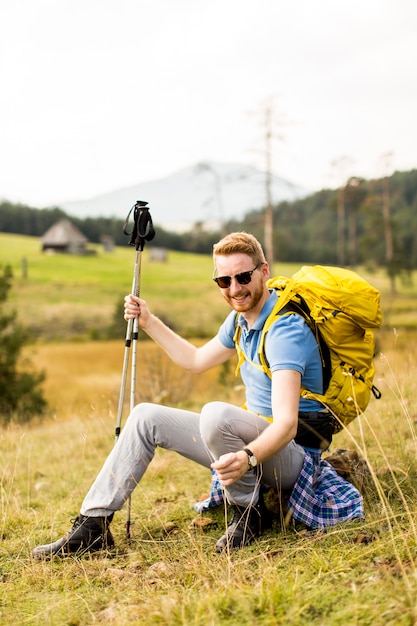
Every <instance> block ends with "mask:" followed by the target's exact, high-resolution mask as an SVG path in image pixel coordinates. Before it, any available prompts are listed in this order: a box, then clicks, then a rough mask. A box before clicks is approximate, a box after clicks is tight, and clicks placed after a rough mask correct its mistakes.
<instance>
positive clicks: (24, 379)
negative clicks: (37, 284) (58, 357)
mask: <svg viewBox="0 0 417 626" xmlns="http://www.w3.org/2000/svg"><path fill="white" fill-rule="evenodd" d="M11 285H12V270H11V268H10V266H6V267H5V268H3V269H2V271H1V272H0V423H2V424H7V423H8V422H10V421H12V420H13V421H15V422H19V423H23V422H28V421H30V419H32V418H33V417H35V416H41V415H43V414H44V413H45V410H46V408H47V403H46V400H45V398H44V396H43V392H42V389H41V387H40V385H41V383H42V382H43V381H44V380H45V374H44V373H43V372H35V371H33V370H32V369H24V367H23V363H22V359H21V356H22V355H21V353H22V349H23V348H24V346H25V345H27V343H28V341H29V336H30V335H29V331H28V330H26V329H25V328H24V327H23V326H22V325H21V324H19V323H18V322H17V320H16V314H15V311H12V312H7V311H6V310H5V306H4V305H5V302H6V300H7V296H8V293H9V291H10V289H11ZM25 365H28V364H27V363H26V364H25Z"/></svg>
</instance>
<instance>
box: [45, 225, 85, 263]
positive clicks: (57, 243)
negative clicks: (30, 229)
mask: <svg viewBox="0 0 417 626" xmlns="http://www.w3.org/2000/svg"><path fill="white" fill-rule="evenodd" d="M87 243H88V239H87V237H85V236H84V235H83V234H82V232H80V231H79V230H78V228H77V227H76V226H74V224H72V223H71V222H70V220H67V219H63V220H59V222H56V223H55V224H53V226H51V227H50V228H48V230H47V231H46V233H45V234H44V235H42V237H41V244H42V251H43V252H61V253H66V254H88V251H87V249H86V244H87Z"/></svg>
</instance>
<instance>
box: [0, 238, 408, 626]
mask: <svg viewBox="0 0 417 626" xmlns="http://www.w3.org/2000/svg"><path fill="white" fill-rule="evenodd" d="M5 240H7V245H6V244H5ZM24 246H28V247H27V248H25V252H24V254H25V256H26V257H27V258H28V261H29V275H28V278H27V279H24V278H22V277H21V275H20V269H21V266H20V263H21V261H20V258H21V255H22V254H23V248H24ZM132 255H133V257H134V251H132V250H131V249H127V250H124V249H123V250H122V249H120V250H117V251H116V253H115V254H114V255H109V256H107V255H104V254H103V253H101V252H100V254H99V255H97V257H88V258H80V259H78V258H73V259H72V258H68V257H65V258H62V257H43V256H42V255H41V254H40V253H39V250H38V242H36V241H35V240H27V238H22V239H20V238H17V239H16V238H15V237H13V236H11V237H6V236H4V235H0V264H4V263H5V262H10V263H11V264H12V265H13V267H14V271H15V276H16V281H15V282H16V285H15V288H14V292H13V297H12V302H11V304H12V305H13V306H14V307H17V310H18V314H19V318H20V317H22V319H24V320H25V321H29V322H30V323H34V321H33V320H35V321H36V323H37V324H38V327H39V328H40V329H42V328H44V321H45V320H46V321H47V322H49V323H50V324H52V323H56V325H57V327H58V328H61V329H62V330H61V331H60V332H57V333H56V334H55V335H54V336H53V337H52V338H53V339H54V341H53V342H50V341H46V339H47V334H45V335H44V334H42V332H39V337H40V338H41V339H42V340H41V341H38V342H35V343H34V344H33V345H31V346H29V347H28V349H27V353H28V356H30V357H31V359H32V360H33V362H34V363H35V364H36V365H37V366H38V367H40V368H42V369H45V371H46V374H47V378H46V382H45V393H46V396H47V399H48V402H49V404H50V407H51V412H50V415H49V416H48V417H47V419H45V420H44V421H43V422H42V423H36V422H34V423H32V424H30V425H25V426H19V425H10V426H9V427H7V428H4V429H3V430H0V439H1V449H2V462H1V465H0V468H1V470H0V495H1V498H0V507H1V521H0V537H1V542H0V624H17V625H24V624H30V625H42V626H43V625H53V626H61V625H87V624H97V623H98V624H100V623H102V624H112V625H113V624H114V625H117V626H124V625H125V624H126V625H127V624H141V625H142V624H143V625H148V624H149V625H151V624H155V625H156V624H158V625H182V626H185V625H187V626H188V625H194V626H218V625H219V626H221V625H223V624H225V625H228V626H235V625H236V626H237V625H239V626H246V625H248V626H249V625H251V626H252V625H253V624H256V625H260V626H273V625H276V624H278V625H281V624H285V625H288V624H291V625H294V626H297V625H304V624H309V625H313V626H318V625H320V626H322V625H323V626H327V625H337V626H338V625H342V624H343V625H346V624H349V625H351V624H354V625H358V626H367V625H369V626H371V625H376V626H383V625H384V626H385V625H386V624H392V625H399V626H409V625H412V624H417V601H416V597H417V528H416V523H417V487H416V485H417V481H416V479H417V463H416V456H417V408H416V401H415V398H416V393H417V383H416V380H417V377H416V373H417V372H416V370H417V359H416V356H415V348H414V346H415V345H416V339H417V331H416V329H413V328H412V323H411V321H412V320H414V324H415V322H416V320H415V318H416V316H415V300H416V288H415V287H414V286H413V285H412V284H410V285H408V286H407V287H402V286H400V285H399V295H398V297H397V298H396V299H391V298H390V296H389V292H388V282H387V281H386V279H385V277H384V276H383V274H382V273H377V274H374V275H373V277H372V278H373V280H372V282H373V283H374V284H376V286H378V287H379V288H380V289H381V292H382V294H383V302H385V303H386V306H387V308H388V309H389V315H390V317H389V322H387V321H386V322H385V328H384V330H383V331H382V332H381V333H379V336H378V344H379V347H378V355H377V358H376V380H375V383H376V385H377V386H378V387H379V388H380V389H381V391H382V394H383V395H382V399H381V400H379V401H375V400H374V401H372V402H371V403H370V405H369V408H368V410H367V411H366V413H365V414H364V415H363V416H362V417H361V418H360V419H358V420H356V421H355V422H354V423H353V424H352V425H351V426H350V427H349V429H347V430H346V431H344V432H343V433H340V434H339V435H337V437H336V438H335V441H334V448H335V447H345V448H355V449H357V450H358V452H359V453H360V454H361V455H362V456H363V457H365V458H366V459H367V461H368V463H369V465H370V468H371V475H372V481H371V487H370V488H369V490H368V491H367V494H366V497H365V504H366V520H365V521H362V522H354V523H350V524H346V525H344V526H342V527H337V528H335V529H333V530H331V531H330V532H328V533H306V532H305V531H304V530H303V529H301V528H296V527H294V526H292V525H290V526H289V527H286V528H285V527H282V526H281V525H280V523H279V517H278V516H277V522H276V524H275V526H274V528H273V529H272V530H271V531H268V532H267V533H265V534H264V535H263V536H262V537H261V538H260V540H259V541H258V542H256V543H255V544H253V545H252V546H249V547H247V548H245V549H243V550H241V551H238V552H236V553H232V554H224V555H217V554H215V553H214V544H215V541H216V539H217V538H218V536H220V535H221V534H222V533H223V529H224V526H225V524H226V520H225V511H224V510H223V508H222V507H220V508H219V509H217V510H214V512H213V513H210V514H204V515H203V516H202V517H200V518H197V520H195V513H194V512H193V503H194V502H195V501H196V500H198V499H199V498H200V497H201V496H202V495H203V494H205V493H207V490H208V487H209V475H208V471H207V470H205V469H203V468H200V467H197V466H195V465H194V464H192V463H190V462H188V461H186V460H185V459H181V458H179V457H178V456H177V455H175V454H172V453H168V452H164V451H159V452H158V453H157V455H156V457H155V459H154V460H153V462H152V464H151V466H150V468H149V470H148V472H147V473H146V475H145V477H144V479H143V481H142V482H141V483H140V485H139V486H138V488H137V489H136V490H135V492H134V495H133V498H132V523H133V525H132V538H131V541H130V542H127V540H126V538H125V532H124V517H125V515H124V512H121V513H120V514H118V515H117V516H116V518H115V521H114V524H113V527H114V535H115V539H116V544H117V548H116V550H115V551H114V552H113V553H111V554H105V555H100V556H96V557H92V558H82V559H75V558H70V559H66V560H62V561H61V560H58V559H57V560H53V561H51V562H36V561H33V560H32V559H31V558H30V556H29V555H30V551H31V549H32V548H33V547H34V546H35V545H37V544H39V543H41V542H45V541H48V540H49V539H50V540H54V539H56V538H57V537H59V536H61V534H63V532H65V531H66V530H67V529H68V528H69V527H70V525H71V524H70V518H73V517H75V516H76V515H77V514H78V510H79V506H80V503H81V500H82V498H83V496H84V494H85V492H86V490H87V489H88V487H89V486H90V484H91V481H92V479H93V478H94V476H95V474H96V473H97V471H98V469H99V468H100V466H101V464H102V462H103V460H104V458H105V456H106V454H107V453H108V451H109V450H110V449H111V447H112V446H113V442H114V427H115V420H116V411H117V401H118V393H119V389H120V376H121V369H122V359H123V349H124V337H121V339H120V340H119V341H80V339H83V338H85V337H86V336H87V337H88V335H89V333H91V327H90V326H89V325H88V324H89V323H90V322H91V318H92V317H93V318H94V319H95V318H96V317H97V318H99V317H100V316H102V317H100V320H101V321H100V325H99V326H101V325H104V324H106V323H108V318H109V317H111V316H112V315H113V311H114V308H115V303H116V298H118V297H119V295H120V296H122V295H123V294H124V293H125V292H127V291H130V282H131V274H132V270H133V259H132ZM143 256H144V260H143V263H144V265H143V268H144V269H143V289H142V293H143V296H144V297H146V298H147V299H148V300H149V303H150V304H152V306H153V308H154V309H155V308H156V309H157V310H158V312H160V313H163V312H164V311H165V310H166V311H168V312H169V317H170V319H172V321H173V322H174V323H175V325H176V326H178V327H179V328H180V330H183V329H184V328H186V329H187V332H189V333H190V334H192V333H193V331H195V334H196V335H198V336H200V337H201V335H202V334H203V333H202V332H200V333H198V332H197V329H198V327H199V325H200V324H202V323H203V321H204V324H205V325H206V326H207V328H210V332H211V331H212V332H215V329H216V326H217V325H218V323H219V321H220V320H221V319H222V317H223V316H224V314H225V312H226V309H225V306H224V305H223V304H222V303H221V301H220V299H219V296H218V294H217V288H215V285H211V284H210V281H209V280H207V278H209V277H210V274H211V264H210V259H208V258H206V257H198V256H194V255H190V256H189V255H185V256H184V255H180V254H170V255H169V260H168V263H166V264H157V263H151V262H149V259H148V258H147V256H146V250H145V253H144V255H143ZM145 262H146V266H145ZM145 267H146V272H145ZM281 269H282V271H281ZM286 270H289V271H291V268H289V267H287V268H280V272H279V273H283V274H286V273H287V271H286ZM125 274H127V276H126V277H125V278H121V277H122V276H124V275H125ZM151 277H152V278H151ZM119 281H124V284H123V285H121V286H120V284H119ZM206 284H207V288H205V285H206ZM59 285H61V287H59V288H58V286H59ZM59 294H60V295H59ZM182 297H183V299H181V298H182ZM109 299H110V300H111V303H110V304H109V303H108V300H109ZM196 299H197V304H198V311H197V313H196V316H197V317H196V316H195V315H191V314H190V311H191V309H190V304H191V302H195V301H196ZM63 300H65V304H66V305H67V306H68V309H66V310H65V312H64V313H63V312H62V311H60V312H59V311H58V312H57V310H56V309H54V307H59V306H60V305H62V302H63ZM397 303H400V304H398V307H397ZM200 307H201V308H200ZM86 309H87V313H88V314H87V315H85V310H86ZM51 311H54V313H53V315H52V313H51ZM184 311H186V315H185V316H184ZM203 311H204V315H205V317H204V319H198V318H199V315H200V312H201V313H202V312H203ZM76 312H77V314H79V315H80V319H82V320H83V324H84V325H83V326H82V328H81V325H80V328H81V330H79V332H78V331H77V332H75V331H71V328H70V325H69V322H70V320H71V318H72V317H73V316H74V315H75V314H76ZM93 312H94V314H93ZM400 313H401V315H403V316H404V319H406V323H405V324H404V325H401V324H394V323H392V320H393V319H394V320H400ZM48 316H50V317H48ZM54 316H55V317H54ZM396 316H398V317H396ZM61 318H65V319H66V324H64V323H63V321H62V319H61ZM213 318H214V319H213ZM51 320H54V322H52V321H51ZM89 320H90V322H89ZM60 323H61V324H62V326H59V324H60ZM213 328H214V330H213ZM74 338H77V339H78V340H79V341H78V342H74V341H73V339H74ZM200 340H201V339H199V341H200ZM138 350H139V358H138V372H137V399H138V401H139V400H151V401H157V402H158V401H163V402H164V403H166V404H175V405H179V406H186V407H188V408H193V409H198V407H199V406H201V404H204V403H205V402H207V401H209V400H211V399H215V398H216V399H218V398H222V399H225V400H228V401H231V402H236V403H239V402H241V400H242V391H241V389H240V388H239V385H238V384H237V383H238V381H237V380H236V379H235V378H234V376H233V372H232V371H228V370H224V369H221V368H218V369H215V370H213V371H211V372H208V373H207V374H205V375H202V376H199V377H191V376H184V373H183V372H181V371H180V370H178V368H176V367H175V366H172V365H170V364H169V363H168V362H167V360H166V359H165V358H164V357H163V356H161V354H160V352H159V351H158V350H157V348H156V347H155V346H154V345H153V344H151V343H149V342H145V341H139V344H138ZM269 504H270V506H271V507H274V506H275V504H274V502H273V501H271V502H270V503H269Z"/></svg>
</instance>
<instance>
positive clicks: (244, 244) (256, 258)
mask: <svg viewBox="0 0 417 626" xmlns="http://www.w3.org/2000/svg"><path fill="white" fill-rule="evenodd" d="M237 253H243V254H247V255H248V256H250V257H251V258H252V260H253V262H254V263H255V265H257V264H258V263H266V260H265V254H264V251H263V250H262V246H261V244H260V243H259V241H258V240H257V239H256V237H254V236H253V235H251V234H249V233H245V232H238V233H230V234H229V235H226V236H225V237H223V239H220V241H218V242H217V243H215V244H214V246H213V257H215V256H217V255H221V256H222V255H224V256H228V255H229V254H237Z"/></svg>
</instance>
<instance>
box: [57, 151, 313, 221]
mask: <svg viewBox="0 0 417 626" xmlns="http://www.w3.org/2000/svg"><path fill="white" fill-rule="evenodd" d="M271 188H272V199H273V202H274V204H276V203H278V202H282V201H284V200H288V201H293V200H297V199H299V198H302V197H305V196H306V195H307V194H308V193H309V192H308V190H306V189H303V188H301V187H298V186H297V185H293V184H292V183H290V182H289V181H286V180H284V179H282V178H279V177H277V176H273V177H272V181H271ZM137 200H145V201H147V202H149V206H150V208H151V210H152V217H153V220H154V222H155V224H157V225H160V226H162V227H163V228H166V229H167V230H169V231H177V232H181V231H186V230H189V229H190V228H191V227H192V226H193V224H195V223H196V222H205V223H208V224H210V225H211V224H212V225H218V224H219V221H220V220H230V219H242V218H243V217H244V215H245V214H246V213H247V212H248V211H251V210H253V209H260V208H263V207H264V206H265V204H266V191H265V172H263V171H261V170H259V169H256V168H255V167H251V166H249V165H243V164H237V163H213V162H204V163H199V164H196V165H194V166H191V167H188V168H185V169H183V170H180V171H179V172H176V173H174V174H172V175H171V176H168V177H167V178H161V179H159V180H153V181H149V182H144V183H141V184H138V185H134V186H132V187H127V188H124V189H119V190H116V191H113V192H111V193H106V194H103V195H99V196H95V197H94V198H90V199H88V200H80V201H77V202H61V203H58V205H59V206H60V207H61V208H62V209H64V211H66V212H67V213H68V214H69V215H72V216H75V217H80V218H83V217H117V218H120V219H123V218H124V217H125V216H126V215H127V213H128V211H129V209H130V208H131V206H132V205H133V204H134V203H135V202H136V201H137Z"/></svg>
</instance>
